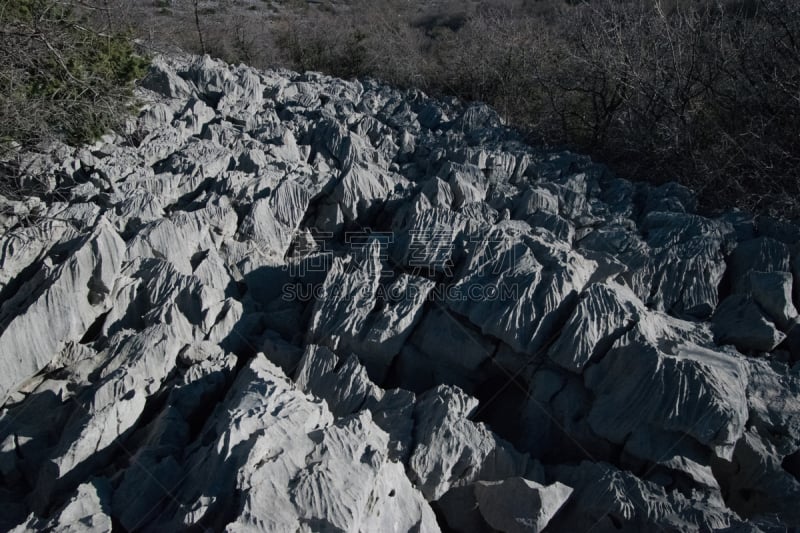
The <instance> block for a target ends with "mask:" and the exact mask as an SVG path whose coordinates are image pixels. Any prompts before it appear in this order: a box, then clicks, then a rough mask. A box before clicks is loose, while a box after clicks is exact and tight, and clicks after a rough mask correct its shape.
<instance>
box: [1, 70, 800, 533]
mask: <svg viewBox="0 0 800 533" xmlns="http://www.w3.org/2000/svg"><path fill="white" fill-rule="evenodd" d="M138 98H139V101H140V102H143V103H144V107H143V109H142V110H141V113H140V115H139V116H138V118H137V119H135V120H132V121H130V123H129V125H128V129H127V131H125V132H120V133H124V135H109V136H107V137H105V138H104V139H103V140H102V141H100V142H98V143H97V144H95V145H93V146H90V147H84V148H81V149H71V148H69V147H63V146H62V147H59V148H58V149H57V150H55V151H54V152H52V153H49V154H47V155H41V156H35V155H31V156H29V157H31V158H32V159H33V160H34V162H35V163H36V164H35V165H31V166H30V168H39V169H43V171H44V172H45V173H46V174H48V176H46V177H47V180H46V182H48V183H51V184H52V186H53V191H52V194H50V195H47V196H46V197H44V198H42V199H39V200H32V201H28V202H11V201H5V200H2V202H3V209H2V212H3V213H4V215H3V218H2V221H1V222H2V228H3V231H4V233H3V235H2V236H1V237H0V295H2V298H1V299H0V301H2V304H1V305H0V402H3V403H2V411H0V529H3V530H8V529H13V528H17V530H19V531H22V530H41V529H48V530H59V531H62V530H66V531H108V530H110V529H112V528H114V529H119V530H124V531H130V532H134V531H181V530H210V531H221V530H226V531H253V530H266V531H364V532H373V531H381V532H383V531H437V530H439V529H440V528H443V529H447V530H454V531H492V530H497V531H507V532H522V531H532V532H536V531H543V530H547V531H585V530H598V531H607V530H623V531H656V530H669V531H677V530H680V531H684V530H695V531H710V530H729V531H733V530H735V531H758V530H762V531H783V530H786V529H787V528H788V529H791V528H798V527H800V511H799V508H798V506H797V502H798V499H799V498H800V481H799V479H800V400H799V399H798V394H800V364H798V363H797V361H798V360H799V359H800V326H798V324H800V318H798V313H797V304H798V301H797V296H798V294H799V293H800V290H799V289H798V287H799V285H798V279H797V276H798V274H800V262H798V259H799V258H800V243H798V242H796V241H797V236H798V235H800V231H798V230H797V228H794V227H793V226H790V225H787V224H786V223H781V222H780V221H775V220H769V219H763V218H762V219H754V218H753V217H749V216H747V215H746V214H743V213H728V214H724V215H721V216H719V217H717V218H708V217H705V216H702V215H700V214H698V213H696V212H695V211H694V205H695V202H694V200H693V196H692V193H691V192H690V191H688V190H686V189H685V188H682V187H680V186H677V185H674V184H668V185H664V186H661V187H651V186H648V185H644V184H633V183H629V182H627V181H624V180H621V179H617V178H615V177H614V176H612V175H610V173H609V172H608V171H607V170H606V169H605V168H604V167H602V166H599V165H596V164H593V163H592V162H591V161H590V160H588V159H587V158H586V157H582V156H579V155H575V154H571V153H567V152H552V151H547V150H544V149H537V148H532V147H530V146H528V145H526V144H524V143H523V142H522V141H521V140H520V139H519V136H518V135H517V134H515V132H513V131H511V130H509V129H507V128H505V127H503V125H502V121H501V120H500V118H499V117H498V115H497V114H496V113H495V112H494V111H492V110H491V109H489V108H487V107H485V106H483V105H472V106H467V107H465V106H463V105H461V104H459V103H457V102H443V101H435V100H432V99H429V98H427V97H426V96H425V95H424V94H422V93H420V92H416V91H408V92H401V91H397V90H393V89H391V88H388V87H384V86H381V85H379V84H377V83H374V82H367V81H365V82H355V81H352V82H345V81H341V80H337V79H332V78H327V77H324V76H320V75H317V74H303V75H301V74H296V73H292V72H287V71H269V72H259V71H256V70H253V69H250V68H247V67H243V66H239V67H233V66H229V65H225V64H222V63H219V62H216V61H213V60H211V59H209V58H208V57H205V58H171V59H156V60H155V62H154V64H153V67H152V69H151V72H150V74H149V75H148V76H147V78H146V79H145V80H143V82H142V84H141V88H140V89H139V94H138ZM37 158H38V159H37ZM787 228H789V229H787ZM790 230H791V231H790Z"/></svg>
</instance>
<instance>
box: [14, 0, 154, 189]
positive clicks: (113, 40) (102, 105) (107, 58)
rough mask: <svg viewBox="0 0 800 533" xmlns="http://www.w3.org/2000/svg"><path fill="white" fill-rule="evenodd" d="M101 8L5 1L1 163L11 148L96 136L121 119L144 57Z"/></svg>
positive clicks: (40, 0)
mask: <svg viewBox="0 0 800 533" xmlns="http://www.w3.org/2000/svg"><path fill="white" fill-rule="evenodd" d="M100 9H101V8H94V7H92V6H91V4H90V3H83V2H80V3H79V2H74V3H73V2H65V1H57V0H0V56H1V57H3V61H2V63H0V94H2V95H3V97H2V98H0V157H1V158H2V160H3V161H4V162H5V163H4V165H3V167H2V170H0V178H2V181H3V182H4V186H3V193H4V194H5V195H9V194H13V193H15V192H20V191H16V190H14V188H13V187H11V186H6V185H7V184H6V183H5V182H6V181H7V180H9V179H12V177H13V176H12V175H11V174H13V164H12V165H9V159H12V160H13V155H14V154H19V153H20V152H24V151H25V150H32V149H36V148H37V147H39V146H41V145H42V144H43V143H47V142H49V141H52V140H62V141H65V142H68V143H72V144H81V143H84V142H88V141H91V140H93V139H95V138H97V137H98V136H100V135H102V134H103V133H105V132H107V131H108V130H109V129H111V128H113V127H114V126H116V125H117V124H118V123H119V122H120V121H122V120H124V119H125V117H126V115H127V114H128V111H129V109H128V105H129V101H130V97H131V95H132V88H133V81H134V80H135V79H137V78H139V77H141V76H142V75H143V73H144V70H145V68H146V65H147V61H146V60H145V59H144V58H143V57H141V56H139V55H138V54H136V53H135V50H134V46H133V43H132V41H131V39H130V37H129V36H128V35H126V34H123V33H121V32H117V31H114V30H113V29H112V28H110V27H108V25H104V24H101V23H100V22H99V20H100V19H99V18H98V16H97V15H98V13H99V11H100Z"/></svg>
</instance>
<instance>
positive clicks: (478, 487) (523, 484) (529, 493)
mask: <svg viewBox="0 0 800 533" xmlns="http://www.w3.org/2000/svg"><path fill="white" fill-rule="evenodd" d="M571 494H572V489H571V488H569V487H567V486H566V485H562V484H561V483H558V482H556V483H553V484H552V485H548V486H546V487H545V486H543V485H540V484H539V483H536V482H535V481H530V480H528V479H525V478H521V477H513V478H508V479H505V480H503V481H479V482H478V483H476V484H475V497H476V499H477V501H478V509H479V510H480V513H481V515H482V516H483V518H484V519H485V520H486V523H488V524H489V525H490V526H492V527H493V528H494V529H496V530H497V531H504V532H508V533H521V532H528V531H530V532H539V531H542V530H543V529H544V528H545V527H546V526H547V524H548V523H549V522H550V519H551V518H553V515H555V514H556V513H557V512H558V510H559V509H560V508H561V507H562V506H563V505H564V503H565V502H566V501H567V500H568V499H569V497H570V495H571Z"/></svg>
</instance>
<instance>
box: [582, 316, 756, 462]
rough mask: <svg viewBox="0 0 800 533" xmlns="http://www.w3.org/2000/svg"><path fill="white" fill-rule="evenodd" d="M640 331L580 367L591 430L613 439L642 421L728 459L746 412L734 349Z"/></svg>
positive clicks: (743, 373) (742, 375)
mask: <svg viewBox="0 0 800 533" xmlns="http://www.w3.org/2000/svg"><path fill="white" fill-rule="evenodd" d="M637 329H638V328H637ZM646 335H647V330H645V331H644V332H641V330H633V331H631V332H630V333H627V334H626V335H625V336H623V337H622V338H620V339H619V340H618V341H617V343H616V344H615V345H614V347H613V348H612V349H611V351H609V353H608V354H606V356H605V358H603V360H602V361H600V363H598V364H597V365H595V366H593V367H591V368H589V369H587V371H586V372H585V374H584V376H585V381H586V385H587V387H588V388H589V389H590V390H591V391H592V392H593V393H594V394H595V400H594V402H593V404H592V409H591V412H590V414H589V417H588V422H589V424H590V426H591V428H592V430H593V431H594V432H595V433H597V434H598V435H600V436H603V437H605V438H607V439H609V440H610V441H612V442H617V443H622V442H624V440H625V438H626V437H627V436H628V434H629V433H630V432H631V431H633V430H634V429H636V428H637V427H641V426H642V425H645V426H653V427H656V428H659V429H662V430H665V431H674V432H685V433H688V434H689V435H691V436H692V437H693V438H694V439H696V440H697V441H699V442H701V443H703V444H705V445H706V446H708V447H709V448H711V449H712V450H714V452H715V453H716V454H717V455H719V456H720V457H726V458H727V457H730V455H731V453H732V451H733V447H734V445H735V443H736V441H737V440H738V439H739V437H740V436H741V435H742V432H743V431H744V428H745V422H746V421H747V417H748V416H747V412H748V411H747V397H746V391H747V377H748V372H747V369H746V367H745V366H744V365H743V364H742V362H741V361H739V360H738V359H737V358H736V356H733V355H729V354H726V353H722V352H714V351H712V350H709V349H706V348H702V347H700V346H697V345H694V344H691V343H686V342H683V343H679V344H672V343H668V342H665V341H661V342H658V343H656V342H653V341H651V340H648V338H647V337H646Z"/></svg>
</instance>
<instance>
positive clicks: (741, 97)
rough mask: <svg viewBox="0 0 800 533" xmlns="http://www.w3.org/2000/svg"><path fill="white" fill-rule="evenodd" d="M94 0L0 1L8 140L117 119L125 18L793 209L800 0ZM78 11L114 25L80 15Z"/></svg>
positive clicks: (619, 166)
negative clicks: (382, 87) (471, 112)
mask: <svg viewBox="0 0 800 533" xmlns="http://www.w3.org/2000/svg"><path fill="white" fill-rule="evenodd" d="M95 3H97V4H98V6H99V9H88V10H87V8H85V7H83V8H81V9H79V10H74V9H73V10H71V11H70V10H63V9H62V8H61V7H59V8H58V9H51V8H48V7H47V6H62V5H63V2H59V1H56V0H16V1H9V0H0V5H2V6H5V7H4V8H3V11H2V12H0V24H2V28H3V32H4V33H3V34H2V36H1V37H0V41H2V42H1V43H0V46H2V47H3V48H2V50H0V53H4V54H5V55H6V56H7V57H10V58H11V60H10V61H7V62H6V63H7V64H6V65H4V67H3V70H4V72H3V73H2V75H0V86H1V88H2V89H4V93H5V94H7V95H9V98H7V99H6V101H5V102H4V103H3V104H2V106H3V107H2V109H0V112H2V116H3V117H10V118H11V120H6V121H5V124H4V125H2V126H0V138H2V139H9V138H15V139H20V138H22V139H25V138H30V139H38V138H41V137H42V136H44V135H50V134H53V133H54V131H53V127H52V126H53V125H57V127H56V130H57V133H59V134H61V135H64V136H65V137H66V138H68V139H72V140H79V139H86V138H88V137H91V136H92V135H94V134H96V133H97V132H98V131H100V130H102V129H103V128H105V127H107V126H108V125H109V122H108V121H109V120H110V119H113V117H114V116H118V115H117V114H116V113H115V112H110V111H111V110H114V109H115V107H114V106H115V105H119V102H120V101H122V100H121V99H120V98H119V95H120V91H123V89H124V88H125V87H127V86H128V85H127V84H128V82H129V81H130V80H131V79H133V78H135V77H136V76H137V75H138V72H139V69H140V68H141V65H142V63H141V61H140V60H139V58H138V57H137V56H136V55H135V54H133V53H132V49H131V47H130V42H129V41H128V40H127V39H124V38H122V37H119V36H118V35H119V32H120V31H122V30H125V31H132V32H133V33H134V34H135V35H136V36H137V37H139V38H140V39H142V41H143V42H144V43H146V44H147V45H149V46H152V47H153V48H154V49H156V50H171V49H173V48H174V47H176V46H177V47H180V48H183V49H185V50H188V51H193V52H201V51H203V50H205V51H207V52H208V53H210V54H211V55H213V56H217V57H220V58H222V59H225V60H227V61H231V62H237V61H242V62H246V63H249V64H253V65H255V66H259V67H268V66H288V67H291V68H294V69H298V70H317V71H322V72H325V73H329V74H332V75H336V76H342V77H346V78H352V77H361V76H370V77H375V78H379V79H382V80H384V81H386V82H389V83H393V84H397V85H401V86H407V87H412V86H413V87H418V88H420V89H423V90H425V91H427V92H429V93H431V94H433V95H454V96H457V97H460V98H463V99H464V100H481V101H486V102H488V103H490V104H492V105H494V106H495V107H496V108H497V109H498V110H499V111H500V113H501V114H502V115H503V116H504V117H506V119H507V120H508V121H509V123H511V124H513V125H515V126H518V127H520V128H522V129H523V130H524V131H526V132H528V134H529V135H530V138H531V140H532V141H534V142H541V143H547V144H549V145H555V146H564V147H570V148H573V149H576V150H579V151H583V152H587V153H590V154H592V155H593V156H594V157H595V158H597V159H598V160H600V161H603V162H606V163H608V164H609V166H610V167H611V168H612V169H613V170H615V171H616V172H617V173H618V174H620V175H622V176H624V177H628V178H632V179H643V180H647V181H651V182H657V183H658V182H663V181H665V180H677V181H679V182H681V183H684V184H687V185H689V186H690V187H692V188H693V189H695V190H696V191H697V192H698V193H699V195H700V197H701V200H702V202H703V205H704V206H705V207H710V208H714V207H730V206H734V205H735V206H740V207H744V208H746V209H750V210H755V211H760V212H773V213H777V214H781V215H784V216H798V215H800V201H798V198H800V171H798V168H800V3H797V2H796V1H795V0H592V1H591V2H589V1H585V0H461V1H455V0H440V1H438V2H425V1H420V0H404V1H399V0H349V1H337V2H325V1H320V2H313V3H312V2H307V1H304V0H283V1H277V0H273V1H265V0H234V1H230V2H227V1H225V2H223V1H215V0H204V1H199V0H154V1H153V2H152V3H151V2H137V1H135V0H95ZM90 4H91V2H89V3H87V2H83V1H82V2H81V4H80V5H81V6H87V5H90ZM9 6H18V7H17V9H10V8H9ZM19 6H23V7H19ZM27 6H30V9H32V10H38V12H39V15H37V16H35V17H32V16H29V15H26V14H25V11H26V9H29V8H28V7H27ZM42 13H45V14H44V16H42ZM76 13H78V14H80V16H82V17H84V16H86V15H88V16H89V19H90V20H92V21H94V22H95V23H97V22H98V21H99V22H100V23H102V25H103V27H104V28H106V30H105V31H104V32H97V31H87V30H86V29H85V27H86V26H84V25H82V24H81V23H79V22H78V21H80V20H81V19H80V18H77V16H76ZM94 27H96V25H95V26H94ZM43 28H46V32H48V33H46V35H47V37H44V38H42V33H41V32H42V30H43ZM9 30H11V31H9ZM115 32H116V33H115ZM109 35H114V36H109ZM50 48H54V49H55V50H56V52H53V51H52V50H51V49H50ZM28 117H35V118H36V120H33V121H27V120H25V119H26V118H28Z"/></svg>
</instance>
